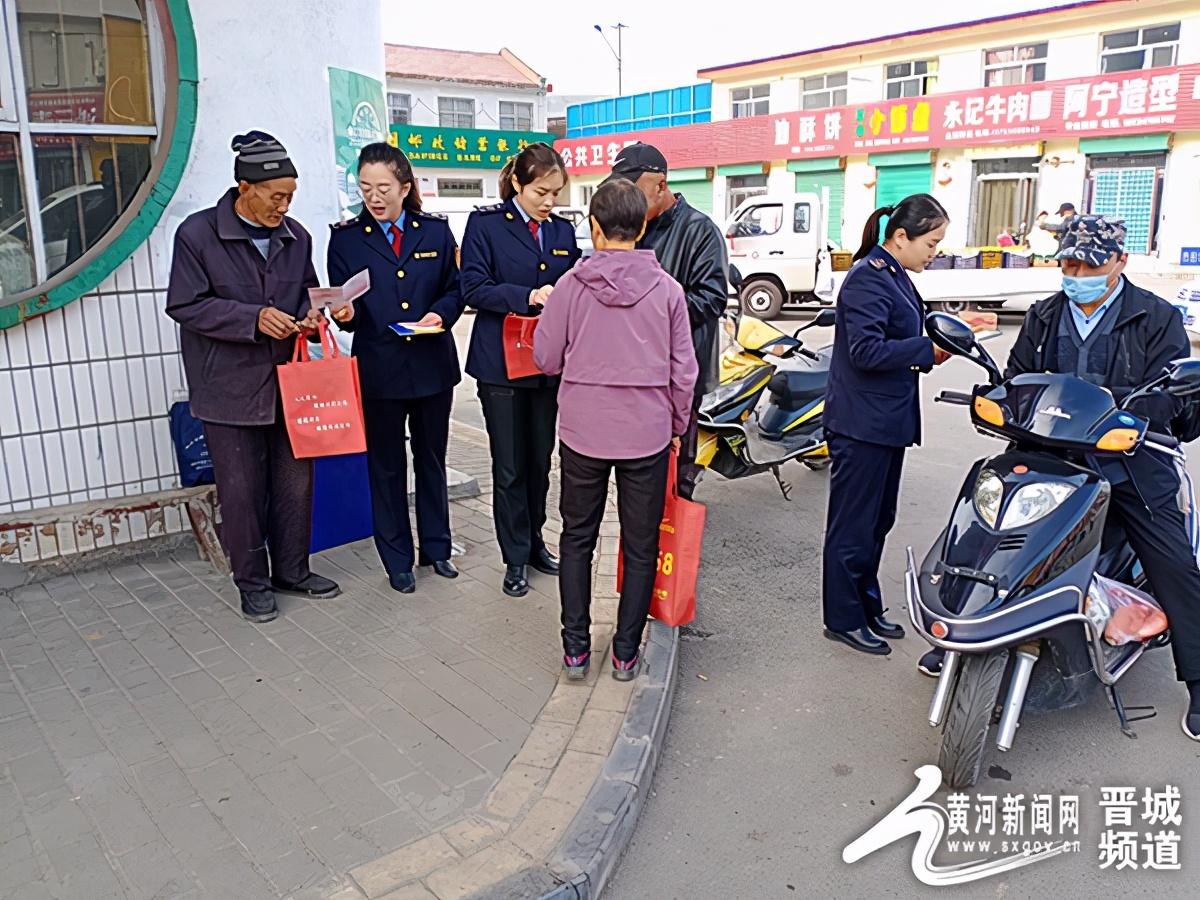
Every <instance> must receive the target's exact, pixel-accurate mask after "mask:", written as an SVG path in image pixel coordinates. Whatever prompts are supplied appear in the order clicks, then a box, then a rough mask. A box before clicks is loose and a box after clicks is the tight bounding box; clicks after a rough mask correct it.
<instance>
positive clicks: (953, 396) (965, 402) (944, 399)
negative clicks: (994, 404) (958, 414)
mask: <svg viewBox="0 0 1200 900" xmlns="http://www.w3.org/2000/svg"><path fill="white" fill-rule="evenodd" d="M933 402H934V403H951V404H953V405H955V406H970V405H971V404H972V403H974V402H975V398H974V397H972V396H971V395H970V394H961V393H959V392H958V391H942V392H941V393H940V394H938V395H937V396H936V397H934V398H933Z"/></svg>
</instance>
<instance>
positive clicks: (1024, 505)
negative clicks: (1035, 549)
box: [1000, 481, 1075, 531]
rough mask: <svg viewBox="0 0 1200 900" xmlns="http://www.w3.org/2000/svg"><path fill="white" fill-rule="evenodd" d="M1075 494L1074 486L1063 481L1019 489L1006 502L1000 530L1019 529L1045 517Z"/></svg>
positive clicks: (1042, 483) (1040, 483) (1041, 483)
mask: <svg viewBox="0 0 1200 900" xmlns="http://www.w3.org/2000/svg"><path fill="white" fill-rule="evenodd" d="M1073 493H1075V486H1074V485H1072V484H1067V483H1066V482H1065V481H1039V482H1036V483H1035V484H1027V485H1025V486H1023V487H1021V488H1019V489H1018V490H1017V491H1016V493H1014V494H1013V496H1012V499H1011V500H1009V501H1008V509H1006V510H1005V511H1004V519H1003V521H1001V523H1000V529H1001V530H1002V531H1006V530H1008V529H1009V528H1020V527H1021V526H1022V525H1028V524H1029V523H1030V522H1036V521H1037V520H1038V519H1040V518H1042V517H1043V516H1047V515H1049V514H1050V513H1052V512H1054V510H1056V509H1058V507H1059V506H1060V505H1061V504H1062V502H1063V501H1064V500H1066V499H1067V498H1068V497H1070V496H1071V495H1072V494H1073Z"/></svg>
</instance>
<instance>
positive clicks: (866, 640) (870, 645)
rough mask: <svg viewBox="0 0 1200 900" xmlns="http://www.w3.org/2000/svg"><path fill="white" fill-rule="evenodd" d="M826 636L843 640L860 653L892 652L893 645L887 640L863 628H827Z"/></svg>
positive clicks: (882, 653) (881, 653)
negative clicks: (882, 639) (852, 629)
mask: <svg viewBox="0 0 1200 900" xmlns="http://www.w3.org/2000/svg"><path fill="white" fill-rule="evenodd" d="M825 637H827V638H829V639H830V640H831V641H841V642H842V643H843V644H845V645H846V646H847V647H849V648H851V649H852V650H857V651H858V652H859V653H870V654H872V655H873V656H887V655H888V654H889V653H891V652H892V648H891V645H890V644H888V642H887V641H881V640H880V639H879V638H877V637H875V635H873V634H871V632H870V631H869V630H868V629H866V628H862V629H859V630H858V631H830V630H829V629H828V628H826V629H825Z"/></svg>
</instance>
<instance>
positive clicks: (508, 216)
mask: <svg viewBox="0 0 1200 900" xmlns="http://www.w3.org/2000/svg"><path fill="white" fill-rule="evenodd" d="M512 217H513V214H512V213H505V214H504V218H506V219H508V220H509V221H510V222H511V221H512Z"/></svg>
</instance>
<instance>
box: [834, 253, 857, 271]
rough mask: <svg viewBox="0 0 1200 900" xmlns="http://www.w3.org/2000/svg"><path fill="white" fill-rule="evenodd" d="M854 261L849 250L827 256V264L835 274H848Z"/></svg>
mask: <svg viewBox="0 0 1200 900" xmlns="http://www.w3.org/2000/svg"><path fill="white" fill-rule="evenodd" d="M853 260H854V254H853V253H851V252H850V251H849V250H835V251H833V252H832V253H830V254H829V264H830V266H831V267H832V269H833V271H835V272H848V271H850V265H851V264H852V262H853Z"/></svg>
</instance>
